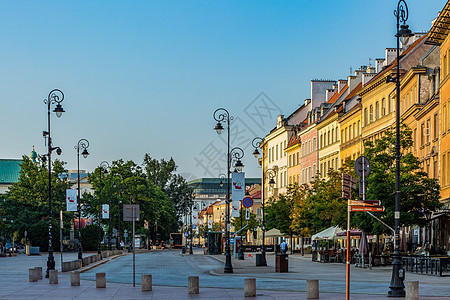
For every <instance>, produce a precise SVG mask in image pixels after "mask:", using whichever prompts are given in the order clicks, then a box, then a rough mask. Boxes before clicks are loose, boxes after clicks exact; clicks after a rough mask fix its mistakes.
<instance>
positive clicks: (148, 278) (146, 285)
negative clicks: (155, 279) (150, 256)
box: [141, 275, 152, 291]
mask: <svg viewBox="0 0 450 300" xmlns="http://www.w3.org/2000/svg"><path fill="white" fill-rule="evenodd" d="M141 281H142V291H151V290H152V275H141Z"/></svg>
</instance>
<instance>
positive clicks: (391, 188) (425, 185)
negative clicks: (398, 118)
mask: <svg viewBox="0 0 450 300" xmlns="http://www.w3.org/2000/svg"><path fill="white" fill-rule="evenodd" d="M400 137H401V139H400V144H401V159H400V211H401V214H400V224H402V226H412V225H418V226H424V225H425V223H426V218H425V212H427V211H436V210H437V209H439V208H440V207H441V203H440V202H439V184H438V181H437V180H436V179H432V178H429V177H428V175H427V173H425V172H423V171H422V167H421V163H420V161H419V159H418V158H417V157H415V156H414V155H413V153H412V152H411V151H410V149H412V146H413V139H412V132H411V130H410V129H409V128H408V127H407V126H406V125H403V124H402V127H401V133H400ZM365 156H366V157H367V158H368V159H369V161H370V166H371V171H370V174H369V176H368V177H367V195H366V198H367V200H381V201H382V202H381V203H382V205H383V206H384V207H385V208H386V211H385V212H382V213H377V216H378V217H380V218H381V219H382V220H383V221H384V222H385V223H386V224H388V225H390V226H391V227H394V212H395V131H393V130H388V131H387V132H386V134H385V135H384V136H383V137H382V138H381V139H378V140H376V141H375V142H366V143H365ZM353 218H354V220H355V222H356V224H357V226H358V227H359V228H361V229H362V230H364V231H367V232H370V233H373V234H382V233H388V234H390V233H391V232H390V230H389V229H387V228H386V227H385V226H383V225H382V224H381V223H380V222H378V221H376V220H374V219H373V218H371V217H370V216H368V215H367V214H364V213H356V214H355V216H354V217H353Z"/></svg>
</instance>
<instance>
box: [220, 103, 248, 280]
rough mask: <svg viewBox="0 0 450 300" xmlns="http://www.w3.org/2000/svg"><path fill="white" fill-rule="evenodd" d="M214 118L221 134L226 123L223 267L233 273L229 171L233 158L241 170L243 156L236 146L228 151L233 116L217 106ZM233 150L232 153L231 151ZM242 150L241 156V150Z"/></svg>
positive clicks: (226, 271) (237, 168)
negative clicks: (225, 196)
mask: <svg viewBox="0 0 450 300" xmlns="http://www.w3.org/2000/svg"><path fill="white" fill-rule="evenodd" d="M213 118H214V120H216V121H217V124H216V127H214V130H216V132H217V133H218V134H221V133H222V131H223V129H224V128H223V126H222V122H226V123H227V198H226V200H225V202H226V210H225V239H226V246H225V267H224V269H223V271H224V273H233V266H232V265H231V250H230V230H229V226H230V188H231V185H230V173H231V163H232V160H233V159H235V160H236V163H235V168H236V170H237V171H238V172H240V171H242V167H243V166H244V165H243V164H242V162H241V161H240V158H242V156H243V151H242V149H240V148H238V147H236V148H233V149H232V150H231V151H230V121H232V120H233V119H234V118H233V117H232V116H230V114H229V112H228V111H227V110H226V109H225V108H218V109H216V110H215V111H214V113H213ZM233 150H234V153H232V152H233ZM239 150H240V151H242V156H240V155H241V152H240V151H239Z"/></svg>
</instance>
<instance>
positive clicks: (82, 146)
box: [75, 139, 89, 259]
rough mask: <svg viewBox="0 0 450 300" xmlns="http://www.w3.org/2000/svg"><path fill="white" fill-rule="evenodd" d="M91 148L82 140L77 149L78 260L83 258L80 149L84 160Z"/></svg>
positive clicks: (86, 141)
mask: <svg viewBox="0 0 450 300" xmlns="http://www.w3.org/2000/svg"><path fill="white" fill-rule="evenodd" d="M88 147H89V142H88V140H86V139H81V140H79V141H78V143H77V145H76V146H75V149H76V150H77V163H78V164H77V166H78V169H77V175H78V189H77V190H78V199H77V209H78V243H79V244H78V259H82V258H83V247H82V245H81V189H80V149H83V151H82V152H81V155H83V157H84V158H86V157H88V155H89V152H88V151H87V148H88Z"/></svg>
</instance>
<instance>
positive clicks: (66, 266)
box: [62, 250, 123, 272]
mask: <svg viewBox="0 0 450 300" xmlns="http://www.w3.org/2000/svg"><path fill="white" fill-rule="evenodd" d="M122 253H123V252H122V250H110V251H109V250H108V251H103V252H102V253H101V254H95V255H90V256H86V257H83V259H76V260H73V261H66V262H63V263H62V272H70V271H74V270H77V269H81V267H85V266H87V265H89V264H92V263H95V262H97V261H100V260H102V259H104V258H107V257H110V256H114V255H120V254H122Z"/></svg>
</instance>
